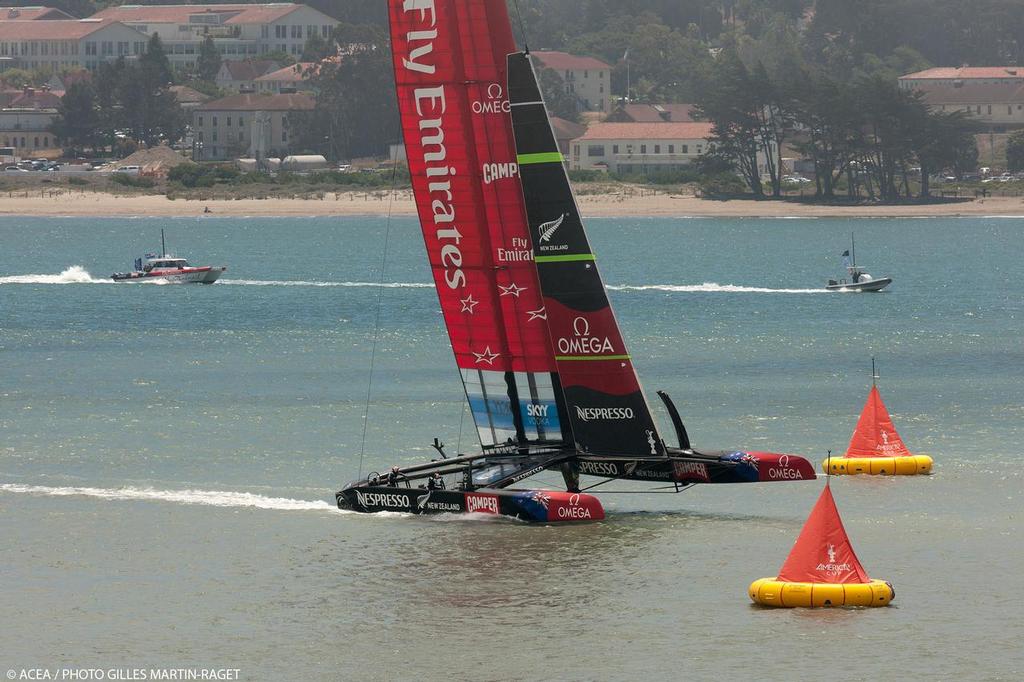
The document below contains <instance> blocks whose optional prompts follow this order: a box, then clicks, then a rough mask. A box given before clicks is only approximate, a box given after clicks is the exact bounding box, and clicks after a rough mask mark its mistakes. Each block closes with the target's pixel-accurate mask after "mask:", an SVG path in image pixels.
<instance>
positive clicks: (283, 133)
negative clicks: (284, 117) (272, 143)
mask: <svg viewBox="0 0 1024 682" xmlns="http://www.w3.org/2000/svg"><path fill="white" fill-rule="evenodd" d="M281 123H282V125H283V124H284V121H282V122H281ZM287 141H288V131H287V130H282V131H281V142H287Z"/></svg>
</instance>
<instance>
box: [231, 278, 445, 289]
mask: <svg viewBox="0 0 1024 682" xmlns="http://www.w3.org/2000/svg"><path fill="white" fill-rule="evenodd" d="M217 283H218V284H234V285H237V286H248V287H374V288H376V287H384V288H385V289H432V288H433V287H434V285H433V284H430V283H429V282H384V283H383V284H381V283H380V282H307V281H304V280H292V279H221V280H219V281H218V282H217Z"/></svg>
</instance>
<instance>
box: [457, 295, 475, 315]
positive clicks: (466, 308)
mask: <svg viewBox="0 0 1024 682" xmlns="http://www.w3.org/2000/svg"><path fill="white" fill-rule="evenodd" d="M459 303H461V304H462V311H461V312H464V313H469V314H470V315H472V314H473V308H475V307H476V306H478V305H479V304H480V301H476V300H474V299H473V294H470V295H469V296H467V297H466V298H463V299H460V300H459Z"/></svg>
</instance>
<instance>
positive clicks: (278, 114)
mask: <svg viewBox="0 0 1024 682" xmlns="http://www.w3.org/2000/svg"><path fill="white" fill-rule="evenodd" d="M315 105H316V101H315V100H314V99H313V98H312V97H310V96H309V95H306V94H301V93H298V94H286V95H266V94H263V95H258V94H241V95H231V96H230V97H224V98H221V99H218V100H214V101H212V102H206V103H205V104H200V105H199V106H198V107H196V108H195V109H194V110H193V112H192V129H193V131H194V133H195V149H194V150H193V155H192V158H194V159H196V160H197V161H198V160H202V161H224V160H227V159H237V158H240V157H251V158H255V159H265V158H268V157H278V158H283V157H285V156H287V155H288V153H289V151H290V142H291V130H290V128H289V122H288V118H289V116H290V115H291V114H292V113H293V112H297V111H310V110H312V109H313V107H314V106H315Z"/></svg>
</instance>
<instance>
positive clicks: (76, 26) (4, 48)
mask: <svg viewBox="0 0 1024 682" xmlns="http://www.w3.org/2000/svg"><path fill="white" fill-rule="evenodd" d="M145 47H146V36H145V34H143V33H140V32H139V31H136V30H135V29H133V28H130V27H128V26H125V25H124V24H122V23H120V22H117V21H112V20H110V19H50V20H45V21H44V20H20V19H13V20H11V19H2V18H0V65H3V66H0V68H5V67H11V68H14V67H16V68H21V69H38V68H50V69H52V70H53V71H60V70H63V69H73V68H76V67H77V68H81V67H85V68H88V69H95V68H96V67H97V66H98V65H99V63H100V62H101V61H108V60H114V59H117V58H118V57H121V56H124V57H136V56H138V55H140V54H142V53H143V52H144V51H145Z"/></svg>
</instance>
